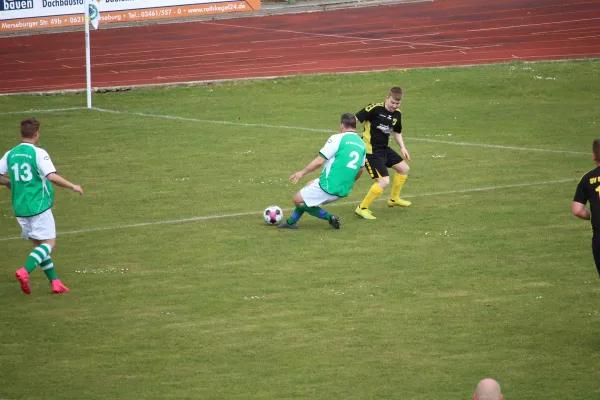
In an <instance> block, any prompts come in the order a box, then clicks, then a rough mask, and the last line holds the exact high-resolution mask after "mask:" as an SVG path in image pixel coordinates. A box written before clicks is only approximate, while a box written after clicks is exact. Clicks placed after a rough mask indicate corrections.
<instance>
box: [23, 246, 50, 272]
mask: <svg viewBox="0 0 600 400" xmlns="http://www.w3.org/2000/svg"><path fill="white" fill-rule="evenodd" d="M50 253H52V247H50V245H49V244H46V243H44V244H41V245H39V246H38V247H36V248H35V249H33V251H32V252H31V253H30V254H29V257H28V258H27V261H26V262H25V265H24V268H25V270H27V272H28V273H31V272H32V271H33V270H34V269H36V268H37V266H38V265H40V264H41V263H42V261H44V259H45V258H46V257H48V256H49V255H50Z"/></svg>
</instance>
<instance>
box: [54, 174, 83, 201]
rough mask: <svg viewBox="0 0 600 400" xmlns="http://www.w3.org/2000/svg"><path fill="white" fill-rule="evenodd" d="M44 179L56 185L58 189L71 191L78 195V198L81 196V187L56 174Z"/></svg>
mask: <svg viewBox="0 0 600 400" xmlns="http://www.w3.org/2000/svg"><path fill="white" fill-rule="evenodd" d="M46 178H48V180H49V181H50V182H52V183H54V184H57V185H58V186H60V187H64V188H67V189H71V190H72V191H74V192H77V193H79V195H80V196H82V195H83V189H82V188H81V186H79V185H75V184H73V183H71V182H69V181H68V180H66V179H65V178H63V177H62V176H60V175H58V174H57V173H51V174H49V175H48V176H47V177H46Z"/></svg>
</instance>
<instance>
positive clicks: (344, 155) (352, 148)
mask: <svg viewBox="0 0 600 400" xmlns="http://www.w3.org/2000/svg"><path fill="white" fill-rule="evenodd" d="M365 154H366V148H365V144H364V142H363V141H362V139H361V138H360V136H358V135H357V134H356V132H343V133H336V134H335V135H332V136H331V137H330V138H329V140H327V143H325V146H323V148H322V149H321V150H320V151H319V155H320V156H321V157H323V158H324V159H326V160H327V161H326V162H325V164H324V165H323V171H322V172H321V176H320V177H319V185H320V186H321V189H323V191H325V192H326V193H329V194H332V195H335V196H339V197H346V196H348V194H349V193H350V191H352V186H354V181H355V180H356V175H357V174H358V171H359V170H360V168H361V167H364V165H365Z"/></svg>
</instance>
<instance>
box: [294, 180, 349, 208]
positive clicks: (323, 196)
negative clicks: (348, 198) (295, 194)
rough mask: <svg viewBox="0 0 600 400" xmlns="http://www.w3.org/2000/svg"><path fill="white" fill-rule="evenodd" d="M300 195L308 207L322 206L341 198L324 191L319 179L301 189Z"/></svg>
mask: <svg viewBox="0 0 600 400" xmlns="http://www.w3.org/2000/svg"><path fill="white" fill-rule="evenodd" d="M300 195H301V196H302V199H303V200H304V202H305V203H306V205H307V206H308V207H315V206H322V205H324V204H327V203H331V202H332V201H336V200H339V199H340V198H341V197H339V196H335V195H333V194H329V193H327V192H324V191H323V189H321V186H319V179H315V180H314V181H312V182H309V183H308V185H306V186H304V187H303V188H302V189H300Z"/></svg>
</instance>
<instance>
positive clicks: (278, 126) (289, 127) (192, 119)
mask: <svg viewBox="0 0 600 400" xmlns="http://www.w3.org/2000/svg"><path fill="white" fill-rule="evenodd" d="M93 109H94V110H96V111H100V112H105V113H111V114H121V115H137V116H140V117H150V118H164V119H172V120H176V121H188V122H200V123H203V124H205V123H208V124H220V125H235V126H246V127H256V128H274V129H293V130H297V131H310V132H323V133H331V134H333V133H337V132H335V131H331V130H327V129H314V128H304V127H301V126H287V125H269V124H247V123H243V122H231V121H215V120H207V119H199V118H188V117H178V116H173V115H163V114H148V113H141V112H129V111H119V110H107V109H104V108H97V107H93ZM404 139H405V140H409V141H410V140H415V141H422V142H431V143H442V144H452V145H456V146H471V147H486V148H495V149H503V150H520V151H539V152H550V153H564V154H585V155H589V153H586V152H582V151H572V150H552V149H537V148H533V147H516V146H502V145H495V144H484V143H468V142H452V141H446V140H436V139H427V138H413V137H407V138H404Z"/></svg>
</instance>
